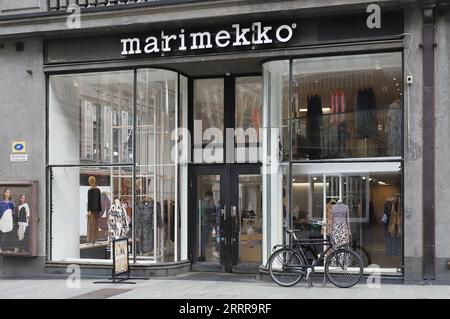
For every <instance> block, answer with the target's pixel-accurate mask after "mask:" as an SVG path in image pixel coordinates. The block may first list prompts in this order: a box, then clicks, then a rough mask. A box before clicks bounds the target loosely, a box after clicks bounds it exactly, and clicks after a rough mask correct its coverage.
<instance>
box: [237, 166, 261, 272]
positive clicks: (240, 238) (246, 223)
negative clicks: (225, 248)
mask: <svg viewBox="0 0 450 319" xmlns="http://www.w3.org/2000/svg"><path fill="white" fill-rule="evenodd" d="M231 173H232V176H231V185H230V186H231V188H232V189H231V190H230V194H231V200H230V201H231V203H230V205H231V206H230V207H231V210H230V221H231V223H230V226H231V228H230V232H231V246H230V248H231V260H230V262H231V268H232V271H233V272H242V271H246V272H247V271H258V268H259V266H260V265H261V262H262V239H263V238H262V229H263V228H262V227H263V218H262V176H261V175H260V168H259V167H258V166H255V167H253V166H250V167H248V166H247V167H234V168H233V169H232V170H231Z"/></svg>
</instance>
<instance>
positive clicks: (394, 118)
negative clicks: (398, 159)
mask: <svg viewBox="0 0 450 319" xmlns="http://www.w3.org/2000/svg"><path fill="white" fill-rule="evenodd" d="M385 127H386V135H387V154H386V155H388V156H398V155H400V154H401V151H402V117H401V108H400V103H399V101H395V102H394V103H392V104H391V105H389V108H388V111H387V113H386V125H385Z"/></svg>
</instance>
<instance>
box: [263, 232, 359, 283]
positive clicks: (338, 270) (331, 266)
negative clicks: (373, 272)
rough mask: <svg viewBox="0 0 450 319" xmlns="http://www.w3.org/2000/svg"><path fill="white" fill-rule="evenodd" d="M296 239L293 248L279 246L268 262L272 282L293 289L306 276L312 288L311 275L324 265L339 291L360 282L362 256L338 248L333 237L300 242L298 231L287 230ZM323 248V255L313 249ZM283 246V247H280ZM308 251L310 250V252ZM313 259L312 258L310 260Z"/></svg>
mask: <svg viewBox="0 0 450 319" xmlns="http://www.w3.org/2000/svg"><path fill="white" fill-rule="evenodd" d="M286 232H287V233H289V234H290V235H292V236H293V245H292V246H287V245H278V246H275V247H274V250H275V251H274V252H273V253H272V255H271V256H270V258H269V260H268V266H269V274H270V277H271V278H272V280H273V281H275V282H276V283H277V284H278V285H280V286H282V287H291V286H294V285H296V284H297V283H299V282H300V281H301V280H302V279H303V277H304V276H305V274H306V280H307V281H308V284H309V287H312V286H313V285H312V283H311V281H310V275H311V274H312V273H314V272H315V268H316V267H317V266H319V265H320V264H321V263H322V262H324V265H325V267H324V268H325V269H324V271H325V275H326V277H327V278H328V280H329V281H330V282H331V283H332V284H333V285H335V286H336V287H339V288H350V287H353V286H354V285H356V284H357V283H359V281H360V280H361V278H362V275H363V271H364V265H363V261H362V259H361V257H360V256H359V255H358V254H357V253H356V252H354V251H353V250H350V249H349V245H348V244H347V245H341V246H336V245H335V243H334V241H333V240H332V238H331V237H330V236H327V237H326V239H298V238H297V236H296V234H295V233H296V232H298V230H286ZM317 245H323V246H325V247H326V249H325V251H324V253H323V254H316V255H314V256H312V255H310V256H308V257H307V256H306V254H305V250H306V251H307V252H309V254H315V253H316V250H314V249H310V248H311V247H314V246H317ZM280 247H281V248H280ZM308 248H309V249H308ZM311 257H313V258H311Z"/></svg>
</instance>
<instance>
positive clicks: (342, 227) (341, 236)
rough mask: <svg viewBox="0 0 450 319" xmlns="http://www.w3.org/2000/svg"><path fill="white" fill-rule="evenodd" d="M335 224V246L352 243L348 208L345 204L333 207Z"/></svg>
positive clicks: (332, 233) (333, 233)
mask: <svg viewBox="0 0 450 319" xmlns="http://www.w3.org/2000/svg"><path fill="white" fill-rule="evenodd" d="M332 212H333V224H332V227H331V238H332V240H333V242H334V244H335V245H336V246H337V247H338V246H342V245H345V244H348V243H349V241H350V227H349V224H348V219H347V218H348V214H349V209H348V206H347V205H345V204H343V203H337V204H336V205H334V206H333V210H332Z"/></svg>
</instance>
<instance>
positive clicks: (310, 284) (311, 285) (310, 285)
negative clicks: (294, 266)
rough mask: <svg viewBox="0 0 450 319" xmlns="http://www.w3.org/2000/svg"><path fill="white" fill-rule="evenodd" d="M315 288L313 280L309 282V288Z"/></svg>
mask: <svg viewBox="0 0 450 319" xmlns="http://www.w3.org/2000/svg"><path fill="white" fill-rule="evenodd" d="M312 287H314V285H313V283H312V282H311V280H308V288H312Z"/></svg>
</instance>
